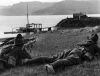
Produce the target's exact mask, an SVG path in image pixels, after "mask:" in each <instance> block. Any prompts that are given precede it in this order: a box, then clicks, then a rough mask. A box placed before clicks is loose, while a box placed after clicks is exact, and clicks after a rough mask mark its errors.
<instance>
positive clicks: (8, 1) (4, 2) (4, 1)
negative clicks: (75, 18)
mask: <svg viewBox="0 0 100 76" xmlns="http://www.w3.org/2000/svg"><path fill="white" fill-rule="evenodd" d="M30 1H40V2H59V1H63V0H0V6H8V5H13V4H15V3H19V2H30ZM75 1H92V0H75Z"/></svg>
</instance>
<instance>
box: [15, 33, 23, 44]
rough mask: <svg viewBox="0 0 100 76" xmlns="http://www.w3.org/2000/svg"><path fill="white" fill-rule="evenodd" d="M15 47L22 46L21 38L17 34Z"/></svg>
mask: <svg viewBox="0 0 100 76" xmlns="http://www.w3.org/2000/svg"><path fill="white" fill-rule="evenodd" d="M14 44H15V45H22V44H23V37H22V35H21V34H18V35H17V36H16V38H15V42H14Z"/></svg>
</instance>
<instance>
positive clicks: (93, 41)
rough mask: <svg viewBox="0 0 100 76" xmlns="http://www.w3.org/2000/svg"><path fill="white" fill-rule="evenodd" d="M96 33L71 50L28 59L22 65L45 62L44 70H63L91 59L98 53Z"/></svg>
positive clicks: (52, 71)
mask: <svg viewBox="0 0 100 76" xmlns="http://www.w3.org/2000/svg"><path fill="white" fill-rule="evenodd" d="M97 41H98V35H97V34H92V35H91V37H89V39H88V40H87V41H86V42H85V43H82V44H78V46H79V47H77V48H74V49H73V50H64V51H63V52H62V53H60V54H57V55H54V56H52V57H38V58H35V59H28V60H26V61H24V62H23V64H24V65H33V64H36V65H37V64H38V65H40V64H46V65H45V67H46V70H47V71H48V72H51V73H55V72H58V71H59V70H63V69H65V68H66V67H68V66H72V65H77V64H80V63H82V62H84V61H91V60H93V59H94V57H95V55H96V54H97V53H99V47H98V46H97Z"/></svg>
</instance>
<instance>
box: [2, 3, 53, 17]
mask: <svg viewBox="0 0 100 76" xmlns="http://www.w3.org/2000/svg"><path fill="white" fill-rule="evenodd" d="M53 4H54V3H41V2H28V6H29V14H30V15H31V12H32V13H34V12H36V11H37V10H42V9H45V8H48V7H50V6H52V5H53ZM26 12H27V2H21V3H18V4H14V5H13V6H9V7H5V8H3V9H1V10H0V15H26Z"/></svg>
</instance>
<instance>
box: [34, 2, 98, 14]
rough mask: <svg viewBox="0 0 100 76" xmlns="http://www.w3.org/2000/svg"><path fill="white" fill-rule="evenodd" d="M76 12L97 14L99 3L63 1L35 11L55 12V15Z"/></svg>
mask: <svg viewBox="0 0 100 76" xmlns="http://www.w3.org/2000/svg"><path fill="white" fill-rule="evenodd" d="M74 12H86V13H89V14H97V13H99V11H98V4H97V2H96V1H92V2H89V1H84V2H83V1H62V2H59V3H56V4H55V5H53V6H51V7H49V8H46V9H42V10H39V11H36V12H35V13H36V14H38V15H40V14H51V15H52V14H53V15H65V14H72V13H74Z"/></svg>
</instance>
